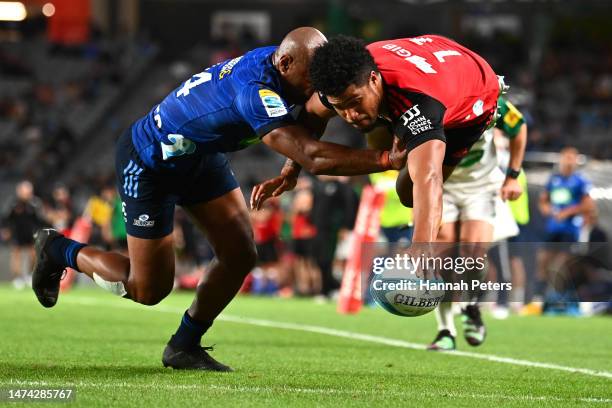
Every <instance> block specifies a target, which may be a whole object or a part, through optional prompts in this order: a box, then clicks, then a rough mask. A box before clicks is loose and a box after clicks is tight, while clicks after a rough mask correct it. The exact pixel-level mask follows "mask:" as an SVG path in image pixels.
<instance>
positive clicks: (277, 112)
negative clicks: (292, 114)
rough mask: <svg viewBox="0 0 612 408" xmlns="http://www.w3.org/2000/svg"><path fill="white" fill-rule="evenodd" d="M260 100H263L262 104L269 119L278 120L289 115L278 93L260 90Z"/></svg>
mask: <svg viewBox="0 0 612 408" xmlns="http://www.w3.org/2000/svg"><path fill="white" fill-rule="evenodd" d="M259 98H261V103H263V106H264V108H265V109H266V113H267V114H268V116H269V117H271V118H276V117H279V116H284V115H286V114H287V108H286V107H285V104H284V103H283V100H282V99H281V97H280V96H279V95H278V94H277V93H276V92H274V91H271V90H269V89H260V90H259Z"/></svg>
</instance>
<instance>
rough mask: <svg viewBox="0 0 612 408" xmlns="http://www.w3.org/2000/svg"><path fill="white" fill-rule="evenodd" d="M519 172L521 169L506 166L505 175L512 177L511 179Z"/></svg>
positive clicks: (515, 177)
mask: <svg viewBox="0 0 612 408" xmlns="http://www.w3.org/2000/svg"><path fill="white" fill-rule="evenodd" d="M520 174H521V170H520V169H518V170H514V169H512V168H510V167H508V170H506V176H507V177H510V178H513V179H517V178H518V176H519V175H520Z"/></svg>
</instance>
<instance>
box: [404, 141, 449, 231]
mask: <svg viewBox="0 0 612 408" xmlns="http://www.w3.org/2000/svg"><path fill="white" fill-rule="evenodd" d="M445 151H446V143H444V142H443V141H441V140H437V139H434V140H430V141H427V142H425V143H423V144H421V145H419V146H417V147H416V148H414V149H413V150H411V151H410V153H409V154H408V173H409V174H410V178H411V179H412V180H413V184H414V185H413V197H414V199H413V200H414V210H413V211H414V212H413V215H414V234H413V238H412V240H413V242H435V240H436V237H437V235H438V229H439V227H440V221H441V219H442V183H443V182H444V173H443V171H442V162H443V160H444V153H445Z"/></svg>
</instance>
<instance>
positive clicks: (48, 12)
mask: <svg viewBox="0 0 612 408" xmlns="http://www.w3.org/2000/svg"><path fill="white" fill-rule="evenodd" d="M42 13H43V15H44V16H45V17H52V16H53V15H54V14H55V6H54V5H53V3H45V4H44V5H43V6H42Z"/></svg>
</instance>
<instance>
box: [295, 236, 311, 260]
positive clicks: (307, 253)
mask: <svg viewBox="0 0 612 408" xmlns="http://www.w3.org/2000/svg"><path fill="white" fill-rule="evenodd" d="M291 246H292V250H293V253H294V254H296V255H297V256H301V257H302V258H312V248H313V240H312V238H309V239H294V240H293V241H292V243H291Z"/></svg>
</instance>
